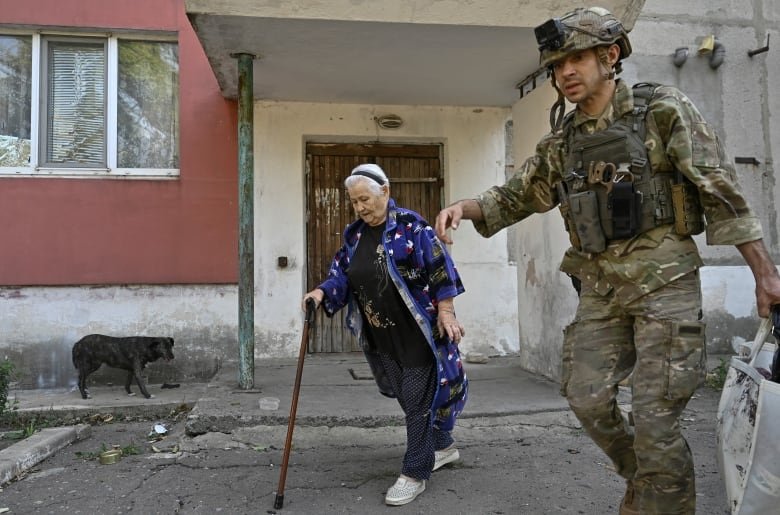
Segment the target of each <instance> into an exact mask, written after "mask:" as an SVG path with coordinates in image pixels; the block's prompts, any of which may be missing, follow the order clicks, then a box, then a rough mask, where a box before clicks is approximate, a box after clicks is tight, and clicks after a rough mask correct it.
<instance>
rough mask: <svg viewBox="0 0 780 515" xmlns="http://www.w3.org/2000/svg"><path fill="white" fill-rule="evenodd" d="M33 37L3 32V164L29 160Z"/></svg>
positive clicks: (0, 125)
mask: <svg viewBox="0 0 780 515" xmlns="http://www.w3.org/2000/svg"><path fill="white" fill-rule="evenodd" d="M31 99H32V38H31V37H30V36H4V35H0V166H27V165H28V164H29V161H30V116H31V114H30V109H31V107H30V106H31V102H32V100H31Z"/></svg>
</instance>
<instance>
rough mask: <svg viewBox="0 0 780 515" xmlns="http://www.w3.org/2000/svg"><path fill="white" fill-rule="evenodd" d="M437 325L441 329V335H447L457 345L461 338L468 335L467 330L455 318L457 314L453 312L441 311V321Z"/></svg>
mask: <svg viewBox="0 0 780 515" xmlns="http://www.w3.org/2000/svg"><path fill="white" fill-rule="evenodd" d="M436 325H437V326H438V328H439V334H441V335H444V334H446V335H447V336H448V337H449V339H450V340H452V341H453V342H455V343H456V344H458V343H460V340H461V338H463V337H464V336H465V335H466V329H464V328H463V325H462V324H461V323H460V322H458V320H457V319H456V318H455V313H453V312H451V311H439V319H438V321H437V322H436Z"/></svg>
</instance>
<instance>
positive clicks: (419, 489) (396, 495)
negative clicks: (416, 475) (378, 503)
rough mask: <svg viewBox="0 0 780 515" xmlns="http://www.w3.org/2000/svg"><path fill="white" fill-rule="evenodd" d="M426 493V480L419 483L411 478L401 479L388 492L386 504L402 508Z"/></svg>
mask: <svg viewBox="0 0 780 515" xmlns="http://www.w3.org/2000/svg"><path fill="white" fill-rule="evenodd" d="M424 491H425V480H422V481H417V480H414V479H411V478H406V477H403V476H401V477H399V478H398V479H397V480H396V481H395V484H394V485H393V486H391V487H390V488H389V489H388V490H387V495H385V504H387V505H388V506H401V505H404V504H407V503H410V502H412V501H413V500H414V499H415V497H417V496H418V495H420V494H421V493H423V492H424Z"/></svg>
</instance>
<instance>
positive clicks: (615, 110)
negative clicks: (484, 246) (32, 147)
mask: <svg viewBox="0 0 780 515" xmlns="http://www.w3.org/2000/svg"><path fill="white" fill-rule="evenodd" d="M536 36H537V41H538V43H539V46H540V51H541V64H542V65H543V66H546V67H549V69H550V70H551V75H552V79H553V80H552V83H553V86H554V87H555V89H556V90H557V91H558V93H559V101H558V102H557V103H556V106H555V107H554V109H553V112H552V113H551V117H550V119H551V125H552V126H553V130H552V132H551V133H550V134H548V135H547V136H545V137H544V138H542V140H541V141H540V142H539V143H538V145H537V147H536V151H535V154H534V155H533V156H531V157H530V158H529V159H528V160H527V161H526V162H525V163H524V164H523V166H522V167H520V169H519V170H518V172H517V173H516V174H515V175H514V176H513V177H512V178H511V179H509V180H508V181H507V183H506V184H504V185H503V186H494V187H493V188H490V189H489V190H487V191H486V192H484V193H482V194H481V195H479V196H478V197H477V198H475V199H466V200H460V201H458V202H456V203H454V204H452V205H451V206H449V207H447V208H445V209H444V210H442V211H441V212H440V213H439V215H438V217H437V219H436V231H437V233H438V235H439V237H440V238H441V239H442V240H443V241H445V242H447V243H451V242H452V241H451V239H450V238H449V236H448V235H447V233H446V231H447V229H448V228H449V227H452V228H453V229H457V227H458V225H459V223H460V221H461V219H469V220H472V221H473V222H474V226H475V228H476V229H477V231H479V233H480V234H482V235H483V236H486V237H487V236H491V235H493V234H495V233H496V232H497V231H499V230H500V229H502V228H504V227H507V226H509V225H511V224H514V223H516V222H519V221H520V220H523V219H524V218H526V217H527V216H529V215H531V214H532V213H540V212H545V211H549V210H551V209H553V208H555V207H556V206H557V207H559V209H560V212H561V214H562V215H563V218H564V221H565V224H566V228H567V230H568V232H569V236H570V240H571V245H572V246H571V248H569V249H568V251H567V252H566V254H565V256H564V258H563V262H562V264H561V270H562V271H563V272H565V273H567V274H570V275H571V276H573V277H575V278H577V279H578V280H579V281H580V282H581V293H580V302H579V306H578V308H577V312H576V315H575V318H574V321H573V322H572V324H571V325H569V326H568V327H567V328H566V330H565V335H564V343H563V352H562V354H563V360H562V361H563V362H562V370H561V375H562V384H561V392H562V394H564V395H565V396H566V398H567V400H568V401H569V404H570V406H571V408H572V410H573V411H574V413H575V414H576V415H577V417H578V418H579V420H580V421H581V422H582V424H583V427H585V429H586V430H587V431H588V433H589V435H590V436H591V438H593V440H594V441H595V442H596V443H597V444H598V445H599V446H600V447H601V448H602V449H603V450H604V452H605V453H606V454H607V455H608V456H609V457H610V459H611V460H612V462H613V463H614V465H615V469H616V470H617V472H618V474H620V475H621V476H622V477H624V478H625V479H626V484H627V487H626V492H625V494H624V496H623V499H622V501H621V504H620V513H621V514H636V513H642V514H647V513H664V514H667V513H668V514H693V513H694V512H695V488H694V470H693V462H692V457H691V452H690V449H689V448H688V445H687V443H686V441H685V439H684V438H683V436H682V434H681V432H680V426H679V423H678V419H679V417H680V414H681V413H682V410H683V408H684V407H685V405H686V404H687V402H688V400H689V399H690V397H691V395H692V394H693V392H694V390H695V389H696V387H697V386H698V385H699V382H700V381H701V379H702V378H703V376H704V374H705V371H706V370H705V366H706V362H705V346H704V324H703V323H702V322H701V317H702V314H701V311H702V309H701V308H702V303H701V292H700V284H699V276H698V268H699V267H701V266H702V261H701V258H700V257H699V253H698V250H697V248H696V245H695V243H694V241H693V239H692V238H691V235H692V234H695V233H698V232H701V231H703V230H705V226H706V236H707V243H708V244H712V245H736V246H737V248H738V249H739V251H740V252H741V254H742V255H743V257H744V258H745V260H746V262H747V263H748V265H749V266H750V268H751V270H752V271H753V274H754V277H755V279H756V299H757V304H758V313H759V315H760V316H763V317H766V316H767V315H768V313H769V309H770V306H771V305H773V304H778V303H780V276H778V273H777V269H776V268H775V266H774V265H773V264H772V261H771V259H770V258H769V255H768V253H767V250H766V247H765V246H764V243H763V241H762V232H761V227H760V224H759V221H758V220H757V218H756V217H755V216H754V215H753V214H752V213H751V211H750V208H749V207H748V206H747V204H746V202H745V199H744V197H743V196H742V194H741V193H740V190H739V188H738V186H737V183H736V177H735V172H734V169H733V167H732V165H731V164H730V163H729V161H728V160H727V158H726V157H725V154H724V150H723V147H722V145H721V144H720V142H719V141H718V138H717V136H716V135H715V132H714V131H713V129H712V128H711V127H710V125H708V124H707V122H706V121H705V120H704V119H703V118H702V116H701V114H700V113H699V111H698V110H697V109H696V107H695V106H694V105H693V104H692V103H691V101H690V100H689V99H688V98H687V97H686V96H685V95H684V94H683V93H681V92H680V91H679V90H677V89H675V88H673V87H666V86H658V85H653V84H642V85H638V86H635V87H633V88H632V87H629V86H627V85H626V84H625V83H623V82H622V81H620V80H618V79H616V78H615V75H616V74H617V73H619V72H620V70H621V66H620V62H621V60H622V59H624V58H626V57H628V56H629V55H630V54H631V44H630V43H629V40H628V37H627V35H626V31H625V30H624V28H623V26H622V24H621V23H620V21H619V20H617V19H616V18H615V17H614V16H613V15H612V14H610V13H609V12H608V11H607V10H605V9H602V8H598V7H594V8H589V9H577V10H575V11H573V12H570V13H568V14H566V15H565V16H563V17H561V18H555V19H552V20H549V21H548V22H546V23H544V24H542V25H540V26H539V27H537V29H536ZM563 97H565V98H566V99H567V100H569V101H570V102H572V103H574V104H576V109H574V110H573V111H572V112H571V113H570V114H568V115H566V116H565V117H563V116H562V109H563ZM632 372H633V374H632ZM630 374H632V375H631V386H632V393H633V397H632V413H633V421H634V427H633V430H632V428H630V427H628V425H627V423H626V422H625V421H624V418H623V417H622V416H621V413H620V411H619V409H618V407H617V403H616V400H615V396H616V394H617V386H618V383H620V382H621V381H623V380H624V379H626V378H627V377H628V376H629V375H630Z"/></svg>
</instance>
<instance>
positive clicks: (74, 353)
mask: <svg viewBox="0 0 780 515" xmlns="http://www.w3.org/2000/svg"><path fill="white" fill-rule="evenodd" d="M80 342H81V340H79V341H78V342H76V344H75V345H73V350H71V352H70V357H71V360H73V366H74V367H76V370H78V369H79V362H78V360H77V359H76V356H77V355H78V353H79V347H80V346H79V343H80Z"/></svg>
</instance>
